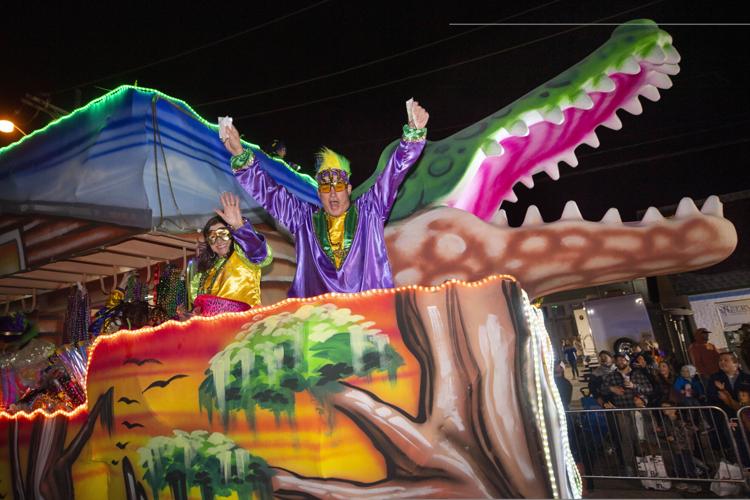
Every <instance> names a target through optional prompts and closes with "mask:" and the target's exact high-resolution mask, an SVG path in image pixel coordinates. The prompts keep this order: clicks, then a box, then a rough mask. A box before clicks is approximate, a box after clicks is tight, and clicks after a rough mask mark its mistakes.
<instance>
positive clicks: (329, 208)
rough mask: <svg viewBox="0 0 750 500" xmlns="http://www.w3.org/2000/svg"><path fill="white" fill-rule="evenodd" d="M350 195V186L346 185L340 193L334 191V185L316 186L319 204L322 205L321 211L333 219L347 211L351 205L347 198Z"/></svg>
mask: <svg viewBox="0 0 750 500" xmlns="http://www.w3.org/2000/svg"><path fill="white" fill-rule="evenodd" d="M321 188H322V189H321ZM326 190H327V192H326ZM351 194H352V185H351V184H346V187H345V188H344V189H343V190H341V191H336V185H335V184H327V185H320V186H318V196H319V197H320V202H321V203H322V204H323V210H325V212H326V213H327V214H328V215H331V216H333V217H338V216H339V215H341V214H343V213H345V212H346V211H347V210H349V205H350V204H351V202H350V201H349V196H350V195H351Z"/></svg>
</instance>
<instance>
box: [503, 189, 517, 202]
mask: <svg viewBox="0 0 750 500" xmlns="http://www.w3.org/2000/svg"><path fill="white" fill-rule="evenodd" d="M505 200H506V201H509V202H511V203H515V202H517V201H518V196H516V193H514V192H513V190H512V189H511V190H510V191H508V194H506V195H505Z"/></svg>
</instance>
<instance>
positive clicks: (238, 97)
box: [194, 0, 561, 108]
mask: <svg viewBox="0 0 750 500" xmlns="http://www.w3.org/2000/svg"><path fill="white" fill-rule="evenodd" d="M560 1H561V0H552V1H551V2H547V3H544V4H542V5H538V6H536V7H532V8H530V9H526V10H524V11H522V12H518V13H517V14H513V15H511V16H509V17H506V18H505V19H503V20H507V19H513V18H514V17H518V16H522V15H524V14H528V13H529V12H533V11H535V10H539V9H541V8H544V7H548V6H550V5H552V4H555V3H558V2H560ZM484 28H486V26H480V27H478V28H475V29H472V30H468V31H464V32H462V33H458V34H456V35H451V36H449V37H446V38H441V39H440V40H435V41H432V42H429V43H425V44H423V45H420V46H418V47H414V48H411V49H407V50H404V51H401V52H397V53H395V54H391V55H389V56H385V57H381V58H378V59H373V60H372V61H367V62H364V63H361V64H356V65H354V66H350V67H348V68H344V69H341V70H338V71H334V72H332V73H326V74H324V75H318V76H314V77H311V78H306V79H304V80H299V81H296V82H291V83H287V84H284V85H280V86H278V87H273V88H268V89H264V90H257V91H255V92H248V93H246V94H239V95H235V96H232V97H226V98H222V99H214V100H212V101H206V102H201V103H198V104H196V105H194V107H196V108H199V107H202V106H210V105H212V104H223V103H226V102H232V101H238V100H241V99H246V98H248V97H255V96H259V95H263V94H270V93H272V92H277V91H279V90H286V89H289V88H293V87H298V86H300V85H305V84H308V83H312V82H317V81H320V80H324V79H326V78H331V77H333V76H338V75H343V74H345V73H349V72H351V71H355V70H358V69H362V68H365V67H367V66H372V65H375V64H379V63H381V62H384V61H389V60H391V59H395V58H397V57H401V56H403V55H406V54H411V53H412V52H416V51H418V50H422V49H426V48H428V47H432V46H434V45H438V44H440V43H443V42H447V41H448V40H453V39H454V38H458V37H461V36H464V35H468V34H469V33H474V32H476V31H479V30H481V29H484Z"/></svg>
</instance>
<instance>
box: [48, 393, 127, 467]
mask: <svg viewBox="0 0 750 500" xmlns="http://www.w3.org/2000/svg"><path fill="white" fill-rule="evenodd" d="M114 392H115V388H114V387H110V388H109V389H107V392H105V393H104V394H101V395H100V396H99V398H98V399H97V400H96V404H94V407H93V408H92V409H91V411H90V412H89V415H88V417H87V418H86V422H84V424H83V425H82V426H81V429H80V430H79V431H78V434H76V436H75V437H74V438H73V440H72V441H71V442H70V444H69V445H68V447H67V449H66V450H65V452H64V453H63V455H62V457H60V462H61V463H64V464H69V465H71V466H72V464H73V463H74V462H75V461H76V459H78V455H80V453H81V450H83V447H84V446H85V445H86V442H87V441H88V440H89V438H90V437H91V434H92V433H93V432H94V426H95V425H96V421H97V419H98V418H99V415H100V414H102V415H103V416H105V417H107V418H102V420H105V421H104V422H102V424H103V425H104V426H105V427H107V429H108V430H109V432H110V434H111V433H112V422H111V419H112V409H111V408H112V399H113V395H114Z"/></svg>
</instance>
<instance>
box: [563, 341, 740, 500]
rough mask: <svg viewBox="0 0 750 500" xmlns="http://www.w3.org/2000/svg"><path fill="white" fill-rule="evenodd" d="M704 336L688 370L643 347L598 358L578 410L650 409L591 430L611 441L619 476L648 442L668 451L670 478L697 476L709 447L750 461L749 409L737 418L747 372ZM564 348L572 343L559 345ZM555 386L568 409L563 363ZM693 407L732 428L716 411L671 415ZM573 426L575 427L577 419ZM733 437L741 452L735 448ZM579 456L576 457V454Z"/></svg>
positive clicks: (605, 418) (612, 416)
mask: <svg viewBox="0 0 750 500" xmlns="http://www.w3.org/2000/svg"><path fill="white" fill-rule="evenodd" d="M709 333H710V332H708V331H706V330H705V329H699V330H698V331H697V332H696V334H695V337H694V338H695V341H694V342H693V343H692V344H691V345H690V347H689V349H688V353H689V356H690V359H689V363H686V364H677V363H675V362H674V359H675V358H674V356H671V355H669V354H668V353H664V352H662V351H660V350H659V349H658V348H656V347H655V346H654V344H653V343H649V342H646V343H643V344H641V345H637V344H636V345H634V346H633V348H632V349H631V352H630V353H623V352H618V353H611V352H609V351H606V350H603V351H600V352H599V355H598V361H599V363H598V366H596V367H595V368H594V369H593V370H591V372H590V373H589V374H588V377H587V378H588V380H587V382H588V384H587V388H584V389H583V390H582V392H583V394H584V397H583V398H581V402H582V406H583V408H584V409H586V410H603V409H638V408H652V409H653V410H651V411H648V412H643V411H639V412H634V411H625V412H616V411H615V412H612V413H604V412H602V413H601V415H600V417H601V422H600V423H599V424H597V425H600V426H601V427H602V428H604V429H606V433H607V435H608V436H609V437H610V439H611V443H612V448H613V450H612V452H613V453H615V454H616V456H617V458H618V461H619V463H620V466H621V469H620V474H621V475H623V474H624V475H625V476H633V475H634V473H636V472H635V470H634V467H635V466H636V464H638V463H639V460H642V455H645V454H646V453H647V452H646V451H643V450H644V448H648V447H649V445H653V444H654V443H649V441H654V442H658V444H656V447H657V448H660V449H662V451H663V450H664V449H665V447H666V448H668V450H669V455H670V456H669V459H668V462H669V463H668V467H669V468H670V469H671V474H676V476H674V477H685V478H696V477H699V474H700V471H699V470H698V466H697V465H696V464H702V461H701V458H703V459H704V460H705V458H704V457H703V456H702V453H703V452H704V450H709V449H710V450H717V449H720V450H721V451H722V453H723V454H722V455H721V456H726V457H727V458H728V459H730V460H733V461H734V462H735V463H739V464H741V465H743V466H745V467H750V457H748V456H747V452H746V451H745V447H744V443H743V440H742V436H741V433H740V432H739V430H740V429H739V428H740V426H743V425H744V427H745V429H746V431H747V432H748V434H749V435H750V411H747V410H745V411H742V412H739V413H738V411H739V410H740V409H741V408H742V407H745V406H750V374H748V373H747V372H745V371H743V370H742V368H741V365H740V360H739V358H738V357H737V355H736V354H735V353H733V352H730V351H726V352H722V351H719V350H718V349H717V348H716V346H714V345H713V344H711V343H710V342H708V334H709ZM569 345H572V344H571V343H566V344H565V346H566V347H567V346H569ZM566 361H569V362H570V361H572V360H566ZM576 378H577V377H576ZM555 381H556V383H557V386H558V388H559V389H560V394H561V397H562V398H563V404H564V405H565V407H566V408H568V407H569V404H570V400H571V398H572V392H573V390H572V388H571V387H569V386H571V384H570V382H569V381H568V380H566V379H565V375H564V370H563V364H562V363H561V364H560V365H559V366H558V367H556V373H555ZM586 392H588V396H586ZM695 406H701V407H706V406H713V407H717V408H720V409H721V410H723V412H724V413H725V414H726V416H727V419H729V422H730V425H729V426H727V425H726V422H727V420H725V419H724V417H723V415H721V413H720V412H718V411H716V410H710V409H706V408H702V409H695V410H685V409H682V410H681V409H679V408H678V409H673V408H674V407H695ZM657 409H658V410H657ZM578 423H579V426H580V424H581V421H580V420H579V422H578ZM597 431H598V432H600V433H601V432H602V431H601V429H597ZM589 434H590V433H589ZM733 434H734V436H733ZM732 439H734V440H735V442H736V443H739V446H737V447H736V448H735V446H733V443H732V442H731V440H732ZM572 444H573V448H574V451H575V448H580V447H581V443H578V444H576V443H572ZM651 448H653V446H651ZM735 450H736V451H735ZM578 451H581V450H578ZM737 453H738V454H739V456H737ZM578 455H579V457H578V458H579V459H580V458H581V456H580V455H581V454H580V453H578ZM671 474H670V475H671ZM677 487H678V489H681V490H686V491H691V492H697V491H699V490H700V488H698V487H697V486H696V485H695V484H686V483H678V484H677Z"/></svg>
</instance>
